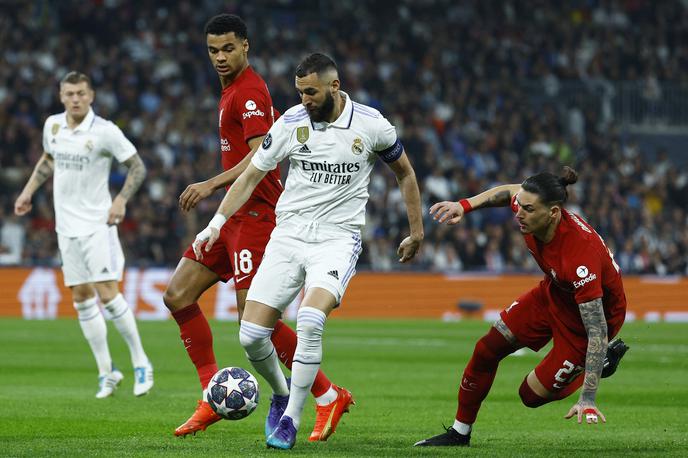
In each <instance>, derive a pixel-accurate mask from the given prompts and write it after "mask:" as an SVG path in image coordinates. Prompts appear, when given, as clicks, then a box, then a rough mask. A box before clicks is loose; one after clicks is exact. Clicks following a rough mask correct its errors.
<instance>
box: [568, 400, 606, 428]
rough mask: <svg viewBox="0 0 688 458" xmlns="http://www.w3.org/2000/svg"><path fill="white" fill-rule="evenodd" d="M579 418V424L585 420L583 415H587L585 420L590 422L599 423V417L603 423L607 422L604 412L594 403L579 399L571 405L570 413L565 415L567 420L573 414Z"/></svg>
mask: <svg viewBox="0 0 688 458" xmlns="http://www.w3.org/2000/svg"><path fill="white" fill-rule="evenodd" d="M574 415H575V416H576V417H577V418H578V424H581V423H582V422H583V416H585V421H586V422H587V423H588V424H589V425H590V424H597V422H598V419H599V420H602V423H607V419H606V418H605V417H604V414H603V413H602V412H601V411H600V410H599V409H598V408H597V407H596V406H595V405H594V404H587V403H586V404H583V403H582V402H581V401H578V402H577V403H575V404H574V405H573V407H571V410H569V413H567V414H566V416H564V418H566V419H567V420H568V419H569V418H571V417H573V416H574Z"/></svg>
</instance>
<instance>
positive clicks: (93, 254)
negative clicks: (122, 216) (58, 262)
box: [57, 226, 124, 286]
mask: <svg viewBox="0 0 688 458" xmlns="http://www.w3.org/2000/svg"><path fill="white" fill-rule="evenodd" d="M57 244H58V246H59V247H60V255H61V256H62V273H63V274H64V282H65V285H66V286H75V285H83V284H86V283H96V282H101V281H111V280H117V281H120V280H122V274H123V273H124V253H123V252H122V245H120V243H119V237H118V236H117V226H103V227H102V228H101V229H98V231H96V232H94V233H93V234H90V235H85V236H82V237H67V236H64V235H61V234H57Z"/></svg>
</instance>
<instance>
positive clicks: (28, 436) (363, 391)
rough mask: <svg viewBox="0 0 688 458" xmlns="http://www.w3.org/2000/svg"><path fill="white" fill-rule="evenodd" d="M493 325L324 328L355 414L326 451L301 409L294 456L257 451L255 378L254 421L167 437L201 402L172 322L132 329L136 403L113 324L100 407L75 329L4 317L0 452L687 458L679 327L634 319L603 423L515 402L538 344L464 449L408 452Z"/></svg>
mask: <svg viewBox="0 0 688 458" xmlns="http://www.w3.org/2000/svg"><path fill="white" fill-rule="evenodd" d="M488 326H489V324H488V323H484V322H479V321H464V322H454V323H442V322H439V321H344V320H332V321H330V322H329V323H328V325H327V328H326V330H325V349H324V364H323V369H324V370H325V371H326V372H327V373H328V375H329V376H330V378H331V379H332V380H333V381H334V382H335V383H338V384H341V385H343V386H345V387H347V388H349V389H350V390H351V391H352V392H353V394H354V397H355V398H356V401H357V405H356V406H354V408H353V410H352V412H351V413H350V414H347V415H345V416H344V419H343V420H342V423H341V424H340V426H339V428H338V431H337V433H336V434H335V435H334V436H332V437H331V438H330V440H329V441H328V442H326V443H315V444H311V443H309V442H308V441H307V436H308V433H309V432H310V428H311V426H312V424H313V420H314V412H313V402H312V401H310V403H309V404H308V405H307V407H306V413H305V415H304V418H303V422H302V427H301V431H300V432H299V437H298V440H297V443H296V447H295V448H294V449H293V450H292V451H291V452H282V451H276V450H267V449H266V448H265V438H264V436H263V422H264V419H265V414H266V412H267V405H268V402H267V399H268V398H269V394H270V391H269V388H268V387H267V386H266V384H265V382H264V381H263V380H262V379H260V378H259V382H260V383H261V387H262V400H261V403H260V405H259V407H258V409H257V411H256V412H255V413H254V414H252V415H251V416H250V417H248V418H246V419H244V420H242V421H237V422H230V421H222V422H220V423H217V424H216V425H214V426H212V427H211V428H210V429H209V430H208V431H206V432H205V433H199V434H198V435H197V436H195V437H189V438H186V439H180V438H176V437H174V436H173V435H172V431H173V430H174V428H175V427H176V426H177V425H179V424H180V423H182V422H183V421H184V420H185V419H186V417H187V416H188V415H189V414H191V412H192V411H193V409H194V407H195V401H196V399H198V397H199V395H200V389H199V386H198V380H197V378H196V375H195V371H194V370H193V367H192V365H191V362H190V361H189V360H188V358H187V356H186V353H185V352H184V349H183V347H182V345H181V342H180V341H179V337H178V328H177V326H176V325H175V323H174V322H173V321H167V322H142V323H140V329H141V334H142V337H143V340H144V346H145V348H146V350H147V352H148V354H149V356H150V357H151V359H152V361H153V364H154V366H155V377H156V378H155V387H154V389H153V392H152V393H151V394H150V395H148V396H145V397H142V398H135V397H134V396H133V395H132V392H131V389H132V383H133V382H132V379H133V376H132V370H131V364H130V362H129V358H128V354H127V351H126V348H125V345H124V343H123V341H122V340H121V338H120V337H119V335H118V333H117V332H116V331H115V330H114V328H113V327H112V325H109V341H110V347H111V350H112V353H113V357H114V358H115V361H117V363H118V365H119V367H120V369H122V371H123V372H124V374H125V380H124V382H123V384H122V386H121V387H120V389H119V390H118V391H117V393H116V395H115V396H114V397H113V398H110V399H105V400H96V399H95V398H94V394H95V391H96V372H95V363H94V361H93V357H92V356H91V353H90V351H89V349H88V346H87V344H86V342H85V340H84V339H83V337H82V335H81V331H80V329H79V326H78V324H77V322H76V321H75V320H57V321H22V320H15V319H5V320H0V447H1V449H0V456H6V457H11V456H32V457H33V456H46V455H50V456H52V457H54V456H199V457H201V456H205V457H207V456H242V457H245V456H276V455H278V454H285V453H287V454H291V455H296V456H356V457H358V456H396V457H399V456H430V457H434V456H445V455H446V456H448V455H452V456H456V455H462V456H491V457H502V456H528V457H530V456H547V457H557V456H586V457H592V456H622V455H623V456H688V426H687V425H686V423H687V422H688V381H687V378H688V338H686V335H688V324H667V323H655V324H647V323H641V322H637V323H629V324H627V325H626V326H625V327H624V328H623V329H622V331H621V336H622V337H623V338H624V339H625V341H626V342H627V343H628V344H629V345H630V347H631V350H630V351H629V352H628V353H627V354H626V357H625V358H624V360H623V362H622V363H621V366H620V368H619V371H618V372H617V373H616V374H615V375H614V376H613V377H611V378H609V379H605V380H604V381H603V383H602V386H601V388H600V392H599V395H598V405H599V407H600V408H601V409H602V411H603V412H604V413H605V414H606V416H607V423H606V424H604V425H597V426H591V425H585V424H583V425H578V424H576V423H575V422H574V421H573V420H568V421H566V420H564V419H563V416H564V414H565V413H566V412H567V410H568V409H569V407H570V406H571V405H572V404H573V402H574V400H575V399H576V396H577V395H574V396H572V397H570V398H569V399H566V400H564V401H560V402H556V403H552V404H549V405H546V406H544V407H541V408H538V409H528V408H526V407H524V406H523V405H521V403H520V400H519V398H518V386H519V384H520V383H521V380H522V379H523V377H524V376H525V375H526V374H527V373H528V371H530V370H531V368H533V367H534V366H535V365H536V364H537V362H538V361H539V359H540V358H541V357H542V356H543V355H544V352H545V350H546V349H545V350H542V351H541V353H540V354H534V353H532V352H529V353H527V354H525V355H523V356H511V357H509V358H507V359H506V360H504V362H503V363H502V364H501V366H500V370H499V372H498V375H497V379H496V380H495V383H494V386H493V389H492V392H491V393H490V395H489V396H488V398H487V400H486V401H485V403H484V404H483V409H482V410H481V412H480V415H479V417H478V422H477V423H476V425H475V427H474V432H473V437H472V446H471V447H470V448H469V449H437V448H428V449H419V448H413V447H412V445H413V443H414V442H415V441H417V440H420V439H423V438H426V437H428V436H431V435H435V434H438V433H440V432H441V430H442V429H441V428H442V423H443V422H444V423H445V424H447V425H450V424H451V422H452V421H453V417H454V413H455V409H456V388H457V384H458V379H459V375H460V373H461V371H462V370H463V367H464V365H465V364H466V362H467V360H468V357H469V355H470V353H471V352H472V349H473V345H474V343H475V341H476V339H477V338H478V337H480V336H481V335H482V334H483V333H484V332H485V331H486V330H487V327H488ZM212 327H213V329H214V332H215V351H216V354H217V356H218V360H219V364H220V366H221V367H222V366H230V365H235V366H242V367H245V368H248V369H249V370H252V369H251V367H250V365H249V363H248V362H247V361H246V359H245V357H244V354H243V352H242V350H241V349H240V347H239V343H238V337H237V335H238V333H237V330H238V329H237V324H236V323H226V322H225V323H219V322H214V323H212ZM254 373H255V372H254Z"/></svg>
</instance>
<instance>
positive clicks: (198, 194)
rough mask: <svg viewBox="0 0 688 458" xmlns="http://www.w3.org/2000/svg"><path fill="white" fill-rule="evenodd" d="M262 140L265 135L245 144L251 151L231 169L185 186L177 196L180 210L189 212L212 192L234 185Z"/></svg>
mask: <svg viewBox="0 0 688 458" xmlns="http://www.w3.org/2000/svg"><path fill="white" fill-rule="evenodd" d="M264 138H265V135H261V136H260V137H253V138H252V139H250V140H249V141H248V142H247V143H248V147H249V148H250V149H251V151H250V152H249V153H248V154H247V155H246V156H245V157H244V158H243V159H242V160H241V162H239V163H238V164H237V165H235V166H234V167H232V168H231V169H229V170H225V171H224V172H222V173H220V174H218V175H215V176H214V177H212V178H209V179H208V180H205V181H200V182H198V183H194V184H190V185H189V186H187V187H186V189H185V190H184V192H182V193H181V195H180V196H179V206H180V207H181V209H182V210H184V211H189V210H191V209H192V208H195V207H196V205H198V203H199V202H200V201H201V200H203V199H205V198H206V197H208V196H210V195H211V194H212V193H213V192H215V191H217V190H218V189H220V188H224V187H225V186H227V185H230V184H232V183H234V182H235V181H236V180H237V178H239V175H241V174H242V173H243V171H244V170H246V167H248V164H249V163H250V162H251V158H252V157H253V155H254V154H255V153H256V151H258V147H259V146H260V144H261V143H263V139H264Z"/></svg>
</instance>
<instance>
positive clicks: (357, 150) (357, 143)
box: [351, 137, 365, 155]
mask: <svg viewBox="0 0 688 458" xmlns="http://www.w3.org/2000/svg"><path fill="white" fill-rule="evenodd" d="M363 150H365V148H364V147H363V140H361V139H360V138H358V137H356V138H355V139H354V143H353V144H352V145H351V152H352V153H354V154H356V155H358V154H361V153H363Z"/></svg>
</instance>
